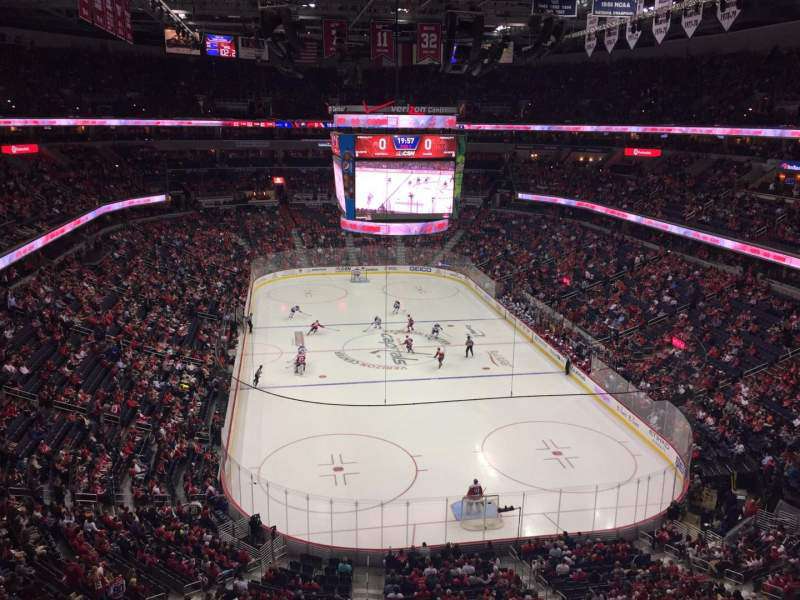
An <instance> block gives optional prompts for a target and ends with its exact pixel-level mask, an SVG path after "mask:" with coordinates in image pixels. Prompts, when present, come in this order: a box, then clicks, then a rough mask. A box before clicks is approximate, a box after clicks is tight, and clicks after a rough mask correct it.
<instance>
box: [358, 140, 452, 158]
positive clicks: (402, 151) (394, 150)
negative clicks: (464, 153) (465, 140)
mask: <svg viewBox="0 0 800 600" xmlns="http://www.w3.org/2000/svg"><path fill="white" fill-rule="evenodd" d="M456 149H457V143H456V137H455V136H452V135H409V134H398V135H357V136H356V158H412V159H420V158H423V159H425V158H439V159H441V158H451V159H454V158H455V157H456Z"/></svg>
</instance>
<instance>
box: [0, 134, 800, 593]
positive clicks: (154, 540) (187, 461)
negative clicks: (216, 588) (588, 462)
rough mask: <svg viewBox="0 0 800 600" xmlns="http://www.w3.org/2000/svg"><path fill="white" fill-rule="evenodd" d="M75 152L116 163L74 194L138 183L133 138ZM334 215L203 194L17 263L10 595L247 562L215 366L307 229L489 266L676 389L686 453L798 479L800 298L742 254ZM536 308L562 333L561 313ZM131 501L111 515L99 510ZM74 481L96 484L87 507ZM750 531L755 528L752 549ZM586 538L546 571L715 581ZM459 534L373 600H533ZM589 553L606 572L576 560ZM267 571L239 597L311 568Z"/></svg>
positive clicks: (373, 250)
mask: <svg viewBox="0 0 800 600" xmlns="http://www.w3.org/2000/svg"><path fill="white" fill-rule="evenodd" d="M66 150H69V152H68V156H69V160H76V161H78V162H80V163H83V164H87V165H96V168H98V169H106V170H103V177H102V179H101V181H103V186H108V187H99V184H91V185H87V186H86V187H84V188H83V189H85V190H86V191H85V194H86V196H87V198H97V197H99V196H100V195H101V194H106V193H111V194H128V193H131V191H130V190H128V188H126V187H124V186H126V185H128V184H130V180H129V179H128V177H126V176H125V175H120V176H116V175H115V173H116V171H115V170H112V169H117V168H120V169H126V168H127V167H112V166H111V165H114V164H120V163H114V162H113V161H114V160H115V158H116V157H117V156H122V155H123V154H125V156H124V159H125V160H128V159H131V160H133V161H135V164H141V163H139V162H138V159H137V158H136V154H135V153H133V152H132V151H131V152H119V153H117V152H116V151H114V152H112V153H106V152H102V151H100V150H87V149H64V150H60V153H61V154H65V155H66ZM131 157H132V158H131ZM36 160H41V161H51V160H52V161H56V160H58V156H57V155H55V154H53V155H52V156H50V155H46V156H43V157H41V158H38V159H36ZM140 160H142V161H147V160H148V158H147V157H146V156H144V155H143V156H142V157H141V158H140ZM43 168H46V165H45V167H43ZM92 168H95V167H92ZM17 169H18V168H17V167H14V170H15V171H17ZM19 172H20V173H24V172H25V169H23V168H19ZM73 177H74V175H70V176H69V177H61V178H59V175H58V170H57V169H55V170H54V171H53V174H52V180H53V181H56V182H57V185H59V186H62V185H63V186H64V189H65V190H66V191H65V192H64V193H65V194H68V193H71V190H73V189H77V188H78V187H81V186H82V185H83V184H82V183H80V182H78V183H76V182H75V181H76V180H75V179H73ZM131 185H135V183H134V184H131ZM68 186H73V187H68ZM95 186H98V187H95ZM45 189H48V190H49V188H45ZM109 190H110V191H109ZM65 197H66V196H65ZM90 205H91V203H90ZM337 220H338V209H337V208H336V207H335V205H333V204H325V205H323V206H322V207H314V206H312V205H309V204H296V205H290V204H287V203H281V204H279V205H273V206H271V207H261V208H254V207H241V208H237V209H228V210H220V211H211V210H205V211H200V212H197V213H196V214H195V215H193V216H192V218H190V219H181V218H178V219H169V220H156V221H153V222H148V223H141V224H134V225H130V226H127V227H123V228H121V229H119V230H117V231H112V232H109V233H107V234H106V235H105V236H104V237H103V238H102V243H97V244H92V245H89V246H87V248H86V249H85V250H84V251H83V252H79V253H76V254H73V255H70V256H66V257H64V258H63V259H62V262H61V263H60V264H58V265H56V266H54V267H50V268H47V267H45V268H42V269H40V270H39V272H38V273H36V274H35V275H34V276H33V277H32V278H29V279H27V280H24V281H19V282H17V281H14V280H13V279H12V280H10V281H9V283H10V284H14V286H13V287H8V288H7V289H6V290H5V294H4V298H3V300H4V302H3V306H2V307H0V329H2V332H3V336H2V338H1V339H0V362H1V363H2V369H1V370H0V386H6V390H7V392H6V393H5V394H4V396H3V397H2V401H0V415H1V416H2V417H1V418H0V438H1V439H2V440H3V444H2V453H1V454H0V459H1V460H2V469H1V471H2V478H3V479H2V483H3V488H4V490H12V489H19V490H27V491H26V492H25V493H24V494H22V496H21V497H23V498H27V499H26V500H20V499H19V498H20V495H18V494H15V495H14V496H13V498H12V497H11V496H10V495H9V494H8V493H6V494H5V495H4V496H3V498H2V500H3V502H2V503H0V508H2V514H0V517H3V518H5V522H6V523H7V524H8V527H5V529H6V530H7V532H8V533H7V534H6V538H5V539H4V540H3V544H4V547H5V548H6V549H7V551H8V555H9V556H11V558H10V561H9V562H8V566H10V567H12V568H11V572H10V573H9V576H8V578H7V589H12V590H14V591H24V590H26V589H29V588H30V586H32V585H34V581H35V580H36V577H42V578H44V580H45V581H46V582H47V586H48V589H49V590H50V591H51V593H52V595H53V596H54V597H57V596H58V594H59V593H60V592H61V591H63V589H64V586H65V585H69V586H77V587H78V588H80V589H85V590H86V592H87V593H88V594H90V595H93V597H98V598H99V597H102V594H98V590H103V592H102V593H103V594H107V593H109V590H111V589H112V588H115V587H116V586H118V585H121V582H122V581H124V582H125V585H126V588H127V590H128V591H127V592H126V594H127V595H126V596H125V597H130V598H139V597H140V595H139V594H141V595H146V594H147V593H149V592H150V591H152V590H158V589H164V588H172V589H178V588H181V587H183V586H186V585H192V584H197V582H199V584H198V585H200V586H201V587H208V586H212V585H213V584H214V583H216V582H218V581H221V580H224V579H225V578H228V577H231V576H234V575H235V574H236V573H237V572H238V573H239V575H241V568H242V567H243V566H244V565H246V563H247V562H249V560H250V558H251V557H248V556H245V555H242V554H241V552H240V551H238V550H236V549H234V548H231V547H229V546H227V545H226V544H224V543H223V542H222V541H221V540H220V539H219V536H218V535H217V533H216V526H217V523H218V522H219V520H220V519H222V518H224V513H225V508H226V502H225V498H224V496H223V495H222V494H221V492H220V489H219V483H218V481H217V480H216V474H217V470H218V456H217V450H216V448H215V445H214V441H215V440H218V437H219V431H220V430H221V428H222V418H223V415H224V410H223V406H222V404H223V402H224V398H225V397H226V393H225V391H226V387H227V385H228V383H227V380H228V378H227V377H226V374H225V373H224V368H225V367H226V366H227V364H228V361H229V360H230V359H229V354H228V350H229V349H230V347H231V344H232V343H233V341H234V340H235V322H234V320H233V315H234V313H235V310H236V308H237V302H238V299H240V298H242V297H243V295H244V293H245V290H246V288H247V283H248V265H249V264H250V262H251V261H252V260H253V259H254V258H257V257H265V256H267V257H268V256H274V255H276V254H279V253H282V252H285V251H287V250H295V249H297V246H296V243H297V241H298V239H299V240H300V244H301V246H302V248H304V249H305V250H306V254H307V256H305V257H303V256H302V254H301V255H296V259H300V260H307V261H309V262H310V263H311V264H329V263H330V262H331V260H336V261H337V262H336V263H335V264H346V262H344V263H342V262H340V261H348V260H351V258H352V256H351V252H352V253H353V255H354V256H355V257H356V259H357V260H358V261H359V262H361V263H362V264H363V263H367V262H376V261H378V262H384V261H385V262H394V261H397V260H399V259H400V258H401V257H402V255H403V254H404V253H405V256H406V258H405V260H406V261H408V260H414V261H416V260H424V261H434V260H439V259H441V257H442V256H444V255H443V254H442V250H444V249H445V248H449V249H450V251H451V252H452V255H454V256H463V257H465V258H468V259H469V260H471V261H472V262H473V263H474V264H475V265H477V266H478V267H479V268H480V269H481V270H482V271H483V272H484V273H486V274H487V275H488V276H490V277H492V278H493V279H495V280H496V281H497V283H498V285H499V286H500V290H499V291H500V297H501V300H502V302H504V303H505V304H506V306H507V307H508V308H509V309H510V310H512V312H514V313H516V314H517V315H518V316H520V317H521V318H523V320H526V321H527V322H529V323H530V324H531V326H533V327H534V328H535V329H537V330H538V331H540V332H541V333H542V334H543V335H544V336H545V338H546V339H548V341H550V342H551V343H553V344H554V345H555V346H557V347H558V348H559V349H560V350H562V351H564V352H566V353H567V354H568V355H570V356H571V357H572V358H573V360H574V362H575V364H577V365H579V366H582V367H587V368H588V366H589V363H588V361H587V357H588V352H587V348H588V346H589V345H591V342H589V341H588V340H589V338H594V339H599V340H602V341H603V343H604V344H606V346H607V349H608V351H609V352H610V353H611V354H613V355H614V356H615V366H616V367H617V368H618V369H619V370H620V371H621V373H622V374H623V375H625V376H626V377H627V378H628V379H630V380H631V381H633V382H634V383H635V384H636V385H637V386H638V387H639V388H640V389H642V390H645V391H646V392H647V393H648V394H650V395H651V396H652V397H653V398H655V399H669V400H671V401H673V402H675V403H678V404H682V405H683V409H684V411H685V413H686V414H687V415H688V416H689V417H690V419H691V420H692V423H693V425H694V426H695V436H696V439H695V441H696V448H695V454H696V456H695V458H696V459H697V461H698V463H700V464H702V463H703V462H704V461H705V462H717V463H721V464H741V465H744V466H745V467H748V468H752V469H754V470H756V471H758V472H759V474H760V479H759V485H760V487H761V489H760V490H759V491H760V493H762V494H763V497H764V498H765V505H766V506H773V505H774V503H775V502H776V501H777V500H778V499H780V498H781V497H782V496H783V495H785V494H797V493H800V461H799V460H798V455H797V450H798V449H797V445H796V439H795V438H796V436H795V435H794V431H795V429H796V427H797V426H798V424H800V405H798V401H797V398H798V397H800V395H798V394H799V393H800V370H798V365H799V364H800V362H798V359H797V358H796V357H795V358H793V359H788V354H789V352H791V351H793V350H797V349H798V348H800V305H798V302H797V300H795V299H793V298H791V297H789V296H784V295H782V294H781V293H780V292H779V291H777V290H776V289H773V288H772V287H770V285H769V284H768V282H766V281H764V280H762V279H759V278H758V277H757V276H756V274H755V273H754V272H752V271H751V270H743V271H736V270H730V269H725V268H720V267H718V266H714V265H711V264H709V263H701V262H697V261H695V260H693V259H691V257H687V256H683V255H679V254H677V253H675V252H667V251H664V250H663V249H659V248H656V247H653V246H651V245H646V244H643V243H641V242H639V241H637V240H635V239H633V238H630V237H626V236H625V235H622V234H621V233H619V232H613V231H608V230H605V229H602V228H599V227H595V226H589V225H587V224H581V223H577V222H575V221H570V220H563V219H557V218H553V217H552V216H550V215H549V214H541V213H537V214H534V213H520V212H510V211H499V210H489V209H488V208H485V207H484V208H465V210H464V211H463V214H462V215H461V218H460V219H459V220H458V221H456V222H454V224H453V225H452V227H451V229H450V230H448V231H447V232H445V233H443V234H438V235H436V236H427V237H420V238H416V239H412V240H398V239H395V238H380V237H370V236H352V237H351V238H350V241H351V242H352V244H351V245H350V246H348V236H346V235H345V234H343V233H342V231H341V230H340V229H339V227H338V222H337ZM451 246H452V247H451ZM309 251H311V254H312V256H308V254H309ZM411 253H413V254H411ZM409 254H411V256H413V259H410V258H409ZM437 257H439V258H437ZM542 307H549V309H551V310H554V311H556V312H557V313H560V314H562V315H564V316H565V317H566V318H567V319H568V320H569V321H570V322H571V324H572V325H571V327H573V328H572V329H570V326H565V324H563V323H562V324H561V325H558V324H556V325H554V324H553V322H552V319H550V318H549V317H548V316H547V315H546V314H545V312H546V311H544V310H543V308H542ZM575 327H577V328H580V330H581V331H582V333H577V332H576V330H575V329H574V328H575ZM676 339H677V340H679V341H680V344H678V343H676V342H675V340H676ZM745 459H747V460H748V461H749V463H748V462H746V461H745ZM737 461H739V462H738V463H737ZM45 492H46V493H45ZM121 496H122V497H124V501H123V502H122V504H124V506H120V508H119V510H118V511H117V513H116V515H115V514H114V513H113V512H111V511H110V510H109V509H108V507H109V506H113V505H115V504H117V505H119V504H120V497H121ZM45 497H47V499H48V501H45ZM82 497H88V498H91V499H92V500H91V502H90V503H89V504H84V505H82V504H80V503H79V502H78V499H79V498H82ZM120 511H122V512H121V514H120ZM758 541H759V540H753V539H752V538H745V541H743V542H742V544H745V545H744V546H743V548H744V549H747V548H749V547H750V546H752V545H754V544H757V543H758ZM564 543H565V544H566V542H564ZM596 544H597V543H594V544H592V543H590V544H588V546H587V545H586V544H583V543H581V545H578V544H577V543H576V544H575V545H574V546H573V547H571V548H570V547H569V546H568V545H567V548H568V550H569V552H570V554H567V555H566V557H564V556H563V555H564V554H566V551H565V549H564V548H562V556H560V557H559V560H558V561H555V562H552V563H548V564H547V565H542V572H543V573H544V574H545V575H546V576H547V577H549V578H550V581H551V583H552V584H553V585H554V586H556V587H559V586H561V588H562V589H563V588H564V586H567V587H569V586H571V585H573V584H576V583H577V584H582V583H583V582H584V581H586V580H588V578H590V577H591V578H596V579H597V581H592V583H595V584H602V585H603V586H605V587H606V589H607V590H608V596H609V597H611V596H614V595H616V596H617V597H618V596H619V595H626V594H629V593H632V591H636V592H637V593H638V592H641V594H646V593H648V590H652V586H653V585H656V586H662V587H663V586H677V589H680V590H682V592H683V593H684V594H685V595H687V596H689V597H698V598H700V597H705V596H703V594H708V593H711V591H712V590H716V588H715V586H716V584H715V583H714V582H713V581H707V580H703V579H702V578H700V579H698V578H695V577H686V574H685V573H683V571H681V570H680V568H679V567H676V566H674V565H664V564H661V563H655V564H649V563H643V562H642V561H643V560H644V559H641V558H638V555H637V554H636V553H635V552H632V551H631V550H630V549H629V548H623V547H621V546H617V547H615V546H613V545H612V546H609V547H606V546H604V545H603V544H602V543H601V546H597V545H596ZM65 547H66V548H68V549H69V556H65V555H64V552H65V550H64V548H65ZM757 547H758V546H757ZM550 550H551V549H548V550H547V553H548V556H549V552H550ZM451 551H452V550H451ZM687 551H688V550H687ZM452 552H453V553H452V554H451V555H448V554H447V552H445V553H440V554H437V555H435V556H434V555H431V556H425V552H422V553H421V554H420V557H421V558H420V557H418V556H417V555H415V554H413V553H411V554H400V555H399V556H397V557H395V558H393V559H392V560H389V564H391V565H392V568H390V572H389V573H388V575H387V582H389V581H392V582H393V583H392V587H391V589H389V590H388V591H387V597H390V598H400V597H408V596H409V595H414V596H420V597H434V596H440V595H442V594H444V595H448V594H450V595H452V596H453V598H456V597H458V596H460V594H461V593H462V592H465V591H466V590H474V589H480V590H482V592H481V593H489V594H491V593H492V592H495V593H496V592H497V591H498V590H503V594H504V595H505V596H508V597H512V598H517V597H518V598H524V597H525V590H524V588H523V587H521V586H520V585H519V581H518V579H517V577H516V574H514V573H513V572H509V571H507V570H505V571H504V570H503V569H501V568H500V567H499V565H498V564H497V563H496V561H494V560H492V559H491V558H487V557H484V556H480V557H470V556H466V557H465V556H457V555H456V554H455V552H454V551H452ZM703 552H705V553H703ZM703 552H699V551H698V554H697V556H700V557H705V558H704V560H707V562H712V561H713V560H717V558H719V560H720V561H723V560H726V561H728V560H729V558H730V557H728V556H727V555H726V554H725V552H728V551H727V550H726V551H723V552H722V556H721V558H720V557H717V555H716V554H714V552H715V550H713V549H712V550H708V551H707V550H703ZM709 552H710V554H709ZM587 553H588V557H587ZM592 557H595V558H592ZM709 558H711V559H712V560H708V559H709ZM637 560H639V561H640V563H641V564H638V563H635V561H637ZM737 560H738V559H737ZM587 561H588V562H587ZM591 561H596V562H597V563H598V565H599V566H600V567H601V568H598V569H589V567H590V566H591V565H590V564H589V563H590V562H591ZM617 562H619V563H620V566H617V565H616V563H617ZM729 562H730V561H729ZM62 563H63V564H66V566H65V567H63V568H62V567H61V566H60V565H61V564H62ZM721 564H728V563H727V562H722V563H721ZM731 564H735V565H736V566H737V568H739V567H740V566H741V564H740V562H735V561H734V562H731ZM598 565H595V566H598ZM631 565H633V566H631ZM745 566H747V565H746V564H745ZM434 571H435V573H434ZM467 571H469V572H467ZM426 572H427V573H426ZM592 573H595V574H592ZM62 575H63V577H64V578H65V579H64V580H62V579H61V576H62ZM273 577H274V579H273V581H272V584H270V583H269V582H263V583H264V586H263V589H262V587H259V586H260V584H255V585H251V584H248V583H246V584H245V586H246V587H247V591H246V592H243V594H245V596H243V597H248V596H247V594H249V595H250V597H252V598H261V597H272V596H273V595H274V589H272V588H270V585H273V587H274V584H275V583H276V581H277V580H280V581H281V583H280V586H282V587H281V589H283V590H284V591H285V590H287V589H288V590H292V592H290V593H293V592H294V591H296V590H298V589H299V590H303V591H305V592H313V591H314V585H315V584H314V582H313V581H311V580H305V579H303V578H299V579H298V578H296V577H295V578H292V577H290V576H287V575H286V574H285V573H284V574H273ZM769 581H770V582H772V583H770V585H775V586H777V587H781V588H784V589H793V586H794V585H795V584H796V580H795V579H794V578H793V576H792V575H791V574H789V575H787V574H786V573H785V572H781V573H777V574H775V575H774V576H771V579H769ZM654 582H655V583H654ZM395 586H396V587H397V590H395ZM648 586H650V587H648ZM271 589H272V591H270V590H271ZM447 590H450V592H449V593H448V591H447ZM487 590H488V592H487ZM719 593H720V594H723V596H722V597H725V598H729V597H730V598H734V597H735V596H733V595H725V594H728V592H724V591H719ZM641 594H640V595H641Z"/></svg>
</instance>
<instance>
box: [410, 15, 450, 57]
mask: <svg viewBox="0 0 800 600" xmlns="http://www.w3.org/2000/svg"><path fill="white" fill-rule="evenodd" d="M442 47H443V45H442V24H441V23H417V43H416V44H414V54H415V56H414V63H415V64H418V65H419V64H430V63H440V62H442Z"/></svg>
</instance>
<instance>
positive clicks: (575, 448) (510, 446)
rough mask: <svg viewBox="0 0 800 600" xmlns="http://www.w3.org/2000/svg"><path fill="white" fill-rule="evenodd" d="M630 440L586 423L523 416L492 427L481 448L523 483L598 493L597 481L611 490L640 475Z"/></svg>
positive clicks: (502, 470)
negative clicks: (582, 488) (595, 490)
mask: <svg viewBox="0 0 800 600" xmlns="http://www.w3.org/2000/svg"><path fill="white" fill-rule="evenodd" d="M626 444H627V442H626V441H619V440H616V439H614V438H613V437H611V436H610V435H608V434H606V433H603V432H601V431H598V430H597V429H593V428H591V427H585V426H583V425H574V424H572V423H562V422H560V421H522V422H518V423H510V424H508V425H503V426H502V427H498V428H497V429H495V430H493V431H491V432H489V434H488V435H487V436H486V437H485V438H484V440H483V444H482V446H481V452H482V454H483V456H484V458H485V459H486V461H487V463H488V464H489V465H490V466H491V467H492V468H493V469H494V470H495V471H497V472H498V473H499V474H500V475H502V476H504V477H506V478H508V479H510V480H512V481H515V482H516V483H519V484H520V485H523V486H525V487H528V488H536V489H542V490H558V489H561V488H565V491H567V489H566V488H569V491H572V492H580V491H586V492H587V493H588V492H591V493H594V486H595V485H599V486H600V490H604V489H609V488H611V487H615V486H616V485H617V484H618V483H626V482H628V481H630V480H631V479H633V477H634V476H635V475H636V471H637V466H638V465H637V461H636V456H635V455H634V453H633V452H632V451H631V450H630V449H629V448H628V447H627V445H626ZM603 473H608V474H609V476H608V477H607V478H605V479H603V477H602V474H603ZM612 474H613V475H612ZM581 486H585V487H586V489H585V490H581V489H579V488H580V487H581Z"/></svg>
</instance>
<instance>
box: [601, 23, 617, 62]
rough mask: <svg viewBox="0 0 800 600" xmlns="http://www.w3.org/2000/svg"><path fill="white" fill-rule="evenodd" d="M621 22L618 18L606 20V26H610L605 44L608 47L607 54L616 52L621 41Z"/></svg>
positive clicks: (604, 39)
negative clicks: (616, 47)
mask: <svg viewBox="0 0 800 600" xmlns="http://www.w3.org/2000/svg"><path fill="white" fill-rule="evenodd" d="M619 22H620V20H619V19H617V18H616V17H609V18H608V20H606V25H608V26H609V28H608V29H606V33H605V37H604V38H603V43H604V44H605V46H606V52H608V53H609V54H611V53H612V52H613V51H614V46H616V45H617V40H618V39H619Z"/></svg>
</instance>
